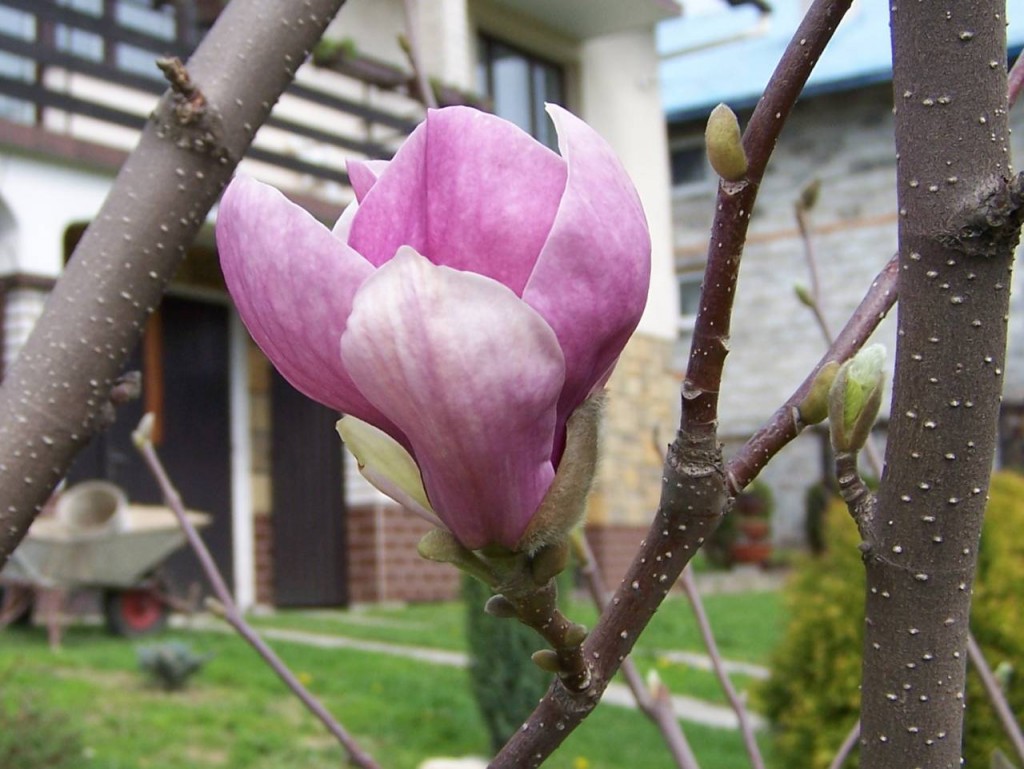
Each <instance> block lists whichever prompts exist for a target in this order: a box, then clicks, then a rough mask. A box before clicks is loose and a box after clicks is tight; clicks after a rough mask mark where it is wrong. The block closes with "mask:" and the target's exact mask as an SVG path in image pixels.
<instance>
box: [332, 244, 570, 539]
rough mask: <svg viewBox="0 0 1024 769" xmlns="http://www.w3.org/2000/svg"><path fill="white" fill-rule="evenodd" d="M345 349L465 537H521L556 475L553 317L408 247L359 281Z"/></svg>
mask: <svg viewBox="0 0 1024 769" xmlns="http://www.w3.org/2000/svg"><path fill="white" fill-rule="evenodd" d="M341 350H342V357H343V359H344V361H345V365H346V367H347V369H348V371H349V372H350V373H351V375H352V379H353V381H355V383H356V384H357V385H358V386H359V387H360V389H361V390H362V391H363V392H365V393H367V396H368V397H369V398H370V399H371V400H372V401H373V403H374V404H375V405H376V406H377V407H378V408H379V409H380V410H381V411H382V412H384V413H386V414H387V415H388V416H389V417H390V418H391V419H392V420H393V421H394V423H395V424H396V425H397V427H398V428H399V429H400V430H401V431H402V433H403V434H405V435H406V436H407V438H408V440H409V444H410V445H411V447H412V453H413V456H414V457H415V458H416V463H417V464H418V465H419V468H420V471H421V473H422V476H423V484H424V487H425V488H426V491H427V495H428V497H429V499H430V503H431V505H432V507H433V509H434V511H435V512H436V513H437V515H438V516H439V517H440V518H441V520H442V521H444V523H445V525H446V526H448V528H449V529H450V530H451V531H452V533H453V534H455V536H456V537H457V538H458V539H459V541H461V542H462V543H463V544H464V545H465V546H467V547H469V548H472V549H478V548H481V547H484V546H486V545H490V544H500V545H504V546H506V547H512V546H514V545H515V543H516V542H517V541H518V540H519V538H520V537H521V535H522V533H523V531H524V530H525V528H526V526H527V524H528V523H529V520H530V518H531V516H532V515H533V513H534V512H535V511H536V510H537V507H538V506H539V504H540V502H541V499H542V498H543V496H544V494H545V492H546V491H547V489H548V487H549V486H550V484H551V480H552V478H553V477H554V468H553V467H552V463H551V451H552V444H553V440H554V433H555V422H556V415H555V404H556V402H557V400H558V394H559V392H560V390H561V386H562V382H563V377H564V365H563V361H562V353H561V350H560V349H559V346H558V341H557V339H556V338H555V335H554V334H553V333H552V331H551V329H550V328H549V327H548V325H547V324H546V323H545V322H544V321H543V319H542V318H541V317H540V316H539V315H537V313H535V312H534V311H533V310H531V309H530V308H529V307H528V306H527V305H526V304H524V303H523V302H522V300H520V299H519V298H518V297H516V296H515V294H513V293H512V292H511V291H509V290H508V289H507V288H505V287H504V286H502V285H500V284H499V283H497V282H495V281H493V280H490V279H488V278H484V277H482V276H479V275H475V274H472V273H467V272H459V271H456V270H452V269H449V268H446V267H437V266H435V265H432V264H431V263H430V262H429V261H428V260H427V259H425V258H424V257H422V256H420V255H419V254H417V253H416V252H415V251H414V250H413V249H411V248H402V249H400V250H399V252H398V254H397V255H396V256H395V258H394V259H393V260H392V261H390V262H388V263H387V264H385V265H384V266H383V267H381V268H380V269H379V270H378V271H377V272H376V274H374V275H373V277H371V278H370V279H369V280H367V281H366V283H365V284H363V287H362V288H361V289H360V290H359V293H358V295H357V296H356V299H355V302H354V305H353V309H352V315H351V316H350V318H349V325H348V329H347V330H346V331H345V334H344V336H343V337H342V340H341Z"/></svg>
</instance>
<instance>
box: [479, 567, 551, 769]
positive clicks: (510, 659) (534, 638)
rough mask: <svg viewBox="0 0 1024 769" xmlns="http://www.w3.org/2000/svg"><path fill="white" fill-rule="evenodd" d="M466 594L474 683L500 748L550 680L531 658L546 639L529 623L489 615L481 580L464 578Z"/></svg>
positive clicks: (492, 737) (495, 745) (493, 740)
mask: <svg viewBox="0 0 1024 769" xmlns="http://www.w3.org/2000/svg"><path fill="white" fill-rule="evenodd" d="M462 596H463V600H464V601H465V604H466V640H467V644H468V647H469V678H470V686H471V689H472V691H473V697H474V698H475V699H476V702H477V707H478V709H479V711H480V715H481V717H482V718H483V721H484V724H485V725H486V727H487V732H488V735H489V737H490V740H491V747H492V748H493V749H494V751H495V752H497V751H498V750H499V749H500V748H501V746H502V745H504V744H505V743H506V742H507V741H508V739H509V737H511V736H512V735H513V734H514V733H515V731H516V730H517V729H518V728H519V727H520V726H521V725H522V723H523V721H525V720H526V718H527V717H528V716H529V715H530V713H532V712H533V709H534V708H535V707H536V706H537V701H538V700H539V699H540V698H541V697H543V696H544V692H546V691H547V688H548V684H549V683H550V682H551V674H550V673H544V672H543V671H541V670H540V669H539V668H538V667H537V666H536V665H534V664H533V662H532V661H531V660H530V655H531V654H533V653H534V652H535V651H537V650H538V649H541V648H544V647H545V643H544V641H543V640H542V639H541V637H540V636H538V635H537V633H535V632H534V631H533V630H531V629H530V628H528V627H527V626H526V625H523V624H521V623H520V622H517V621H516V620H514V619H499V618H497V617H492V616H491V615H490V614H487V613H486V612H485V611H484V603H486V601H487V599H488V598H490V597H491V591H490V589H489V588H488V587H487V586H486V585H484V584H483V583H481V582H479V581H478V580H476V579H473V578H472V577H463V579H462Z"/></svg>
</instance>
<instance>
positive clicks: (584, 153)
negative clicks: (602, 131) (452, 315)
mask: <svg viewBox="0 0 1024 769" xmlns="http://www.w3.org/2000/svg"><path fill="white" fill-rule="evenodd" d="M548 113H549V114H550V115H551V119H552V120H553V121H554V123H555V128H556V129H557V131H558V146H559V151H560V152H561V153H562V157H564V158H565V160H566V162H567V164H568V167H569V179H568V182H567V183H566V189H565V194H564V195H563V196H562V202H561V205H560V206H559V209H558V214H557V216H556V217H555V222H554V226H553V227H552V228H551V233H550V235H549V236H548V239H547V242H546V243H545V244H544V249H543V250H542V251H541V254H540V258H539V259H538V260H537V266H536V267H535V269H534V271H533V274H532V275H531V276H530V280H529V282H528V283H527V285H526V289H525V291H524V292H523V300H524V301H525V302H527V304H529V305H530V306H531V307H533V308H534V309H535V310H537V312H539V313H540V314H541V315H542V316H543V317H544V319H545V320H546V321H547V322H548V324H549V325H550V326H551V327H552V328H553V329H554V331H555V333H556V334H557V335H558V342H559V344H560V345H561V346H562V351H563V352H564V354H565V366H566V384H565V389H564V391H563V393H562V398H561V400H560V401H559V406H558V411H559V424H562V425H564V424H565V420H566V419H568V417H569V414H571V413H572V412H573V411H574V410H575V409H576V407H577V406H578V405H579V404H580V403H582V402H583V401H584V400H585V399H586V398H587V396H588V395H589V394H590V393H591V392H592V390H593V389H594V388H595V386H596V385H598V384H599V383H600V382H602V381H603V380H605V379H607V377H608V375H609V374H610V371H611V368H612V367H613V366H614V364H615V361H616V359H617V358H618V356H619V353H620V352H621V351H622V348H623V347H624V346H625V344H626V341H627V340H628V339H629V337H630V335H631V334H632V333H633V330H634V329H635V328H636V325H637V323H639V321H640V316H641V314H642V313H643V309H644V305H645V304H646V303H647V291H648V287H649V284H650V273H651V239H650V234H649V233H648V230H647V220H646V218H645V217H644V212H643V208H642V206H641V204H640V198H639V197H638V196H637V193H636V190H635V189H634V187H633V183H632V182H631V181H630V179H629V176H628V175H627V174H626V171H625V169H623V167H622V165H621V163H620V162H619V160H618V158H617V157H616V156H615V153H614V152H613V151H612V149H611V147H609V146H608V144H607V142H605V141H604V139H602V138H601V137H600V136H598V134H597V133H596V132H595V131H594V130H593V129H592V128H591V127H590V126H588V125H587V124H586V123H584V122H583V121H582V120H580V119H579V118H577V117H575V116H574V115H572V114H571V113H569V112H567V111H566V110H564V109H562V108H561V107H557V106H554V105H548Z"/></svg>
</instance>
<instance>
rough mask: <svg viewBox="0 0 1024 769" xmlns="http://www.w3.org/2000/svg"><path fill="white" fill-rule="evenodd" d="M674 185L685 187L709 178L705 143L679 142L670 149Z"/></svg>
mask: <svg viewBox="0 0 1024 769" xmlns="http://www.w3.org/2000/svg"><path fill="white" fill-rule="evenodd" d="M669 163H670V164H671V173H672V186H673V187H685V186H687V185H691V184H698V183H700V182H703V181H704V180H705V179H707V178H708V164H707V160H706V159H705V152H704V144H703V143H698V144H690V143H687V144H677V145H674V146H673V147H672V148H671V149H670V150H669Z"/></svg>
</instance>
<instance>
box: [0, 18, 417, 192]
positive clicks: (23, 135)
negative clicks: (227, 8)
mask: <svg viewBox="0 0 1024 769" xmlns="http://www.w3.org/2000/svg"><path fill="white" fill-rule="evenodd" d="M154 5H158V4H154V3H151V2H148V1H147V0H0V143H3V144H7V145H8V146H23V147H25V148H29V149H31V148H35V149H37V150H38V149H39V148H40V147H46V148H47V150H46V151H48V152H52V153H56V154H68V155H72V154H73V155H75V157H78V158H81V157H83V154H84V155H89V154H90V151H92V152H93V154H94V156H95V157H97V158H98V157H106V158H108V159H109V158H116V157H117V156H118V153H123V152H127V151H128V150H130V149H131V147H132V146H134V144H135V142H136V140H137V137H138V131H139V130H140V129H141V128H142V126H143V125H144V123H145V121H146V118H147V116H148V114H149V112H150V111H151V110H152V108H153V106H154V104H155V103H156V100H157V98H158V97H159V95H160V94H161V93H163V91H164V90H165V89H166V83H165V82H164V81H163V80H162V77H161V75H160V72H159V71H158V69H157V68H156V66H155V63H154V62H155V60H156V59H157V58H160V57H164V56H178V57H180V58H182V59H186V58H187V57H188V54H189V53H190V49H191V48H192V47H193V45H194V43H195V42H196V41H197V40H198V38H199V37H200V36H201V30H198V29H197V28H196V26H195V19H196V14H195V13H194V12H193V13H189V6H190V5H191V4H190V3H182V2H179V3H174V4H165V5H160V6H159V7H154ZM193 10H194V6H193ZM362 71H363V70H361V69H359V68H353V67H348V68H343V71H341V72H339V71H338V70H337V69H330V68H323V67H316V66H313V65H312V64H307V65H305V66H303V67H302V68H300V70H299V73H298V76H297V78H296V81H295V83H294V84H293V85H292V86H291V87H290V88H289V89H288V91H287V92H286V93H285V95H284V96H283V97H282V98H281V100H280V101H279V103H278V104H277V106H276V107H275V108H274V112H273V114H272V115H271V117H270V119H269V120H268V121H267V123H266V124H265V125H264V127H263V128H262V129H260V131H259V133H258V134H257V137H256V141H255V142H254V144H253V146H252V148H251V149H250V151H249V153H248V154H247V156H246V157H247V158H248V160H249V162H250V165H256V164H259V166H260V167H261V168H260V170H259V171H257V173H260V174H261V175H263V176H265V177H270V180H271V181H274V182H276V183H280V184H282V185H283V186H286V187H291V188H293V189H298V190H300V191H301V192H303V193H305V194H309V195H314V196H318V197H321V196H323V197H328V198H332V197H336V196H337V194H338V193H344V188H345V187H346V186H347V184H348V177H347V175H346V173H345V165H344V162H345V159H347V158H351V157H354V156H355V157H369V158H386V157H390V156H391V154H393V152H394V149H395V147H396V146H397V144H398V143H399V142H400V141H401V139H402V138H404V137H405V136H406V135H407V134H408V132H409V131H411V130H412V128H413V127H414V126H415V124H416V122H417V121H418V120H419V119H420V117H421V115H422V106H421V105H420V103H419V102H418V101H416V100H415V99H414V98H412V96H411V95H410V94H411V92H412V89H411V88H410V86H409V82H410V81H409V79H408V78H403V77H397V76H396V77H392V78H390V79H387V78H385V79H382V78H380V77H379V76H376V77H370V76H361V75H360V72H362ZM392 72H400V70H394V69H393V70H392ZM41 137H46V138H50V139H53V138H56V139H57V140H56V141H49V142H41V141H39V139H40V138H41ZM72 148H73V149H72ZM83 148H85V149H83Z"/></svg>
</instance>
